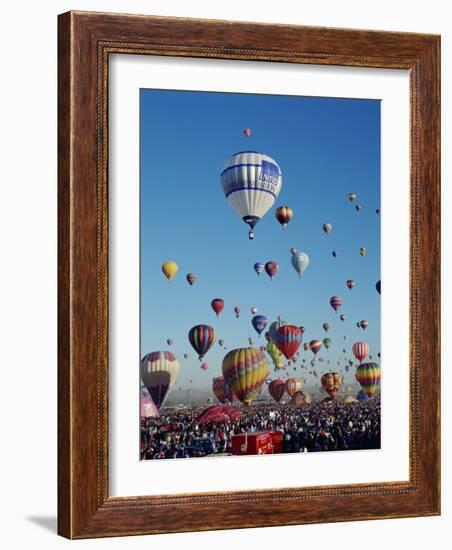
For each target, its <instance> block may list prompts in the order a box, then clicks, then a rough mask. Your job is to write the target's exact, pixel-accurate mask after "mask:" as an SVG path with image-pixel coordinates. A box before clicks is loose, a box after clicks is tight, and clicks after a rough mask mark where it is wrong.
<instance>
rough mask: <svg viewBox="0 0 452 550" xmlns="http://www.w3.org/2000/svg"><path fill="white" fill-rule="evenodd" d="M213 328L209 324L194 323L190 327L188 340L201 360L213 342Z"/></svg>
mask: <svg viewBox="0 0 452 550" xmlns="http://www.w3.org/2000/svg"><path fill="white" fill-rule="evenodd" d="M215 339H216V334H215V329H214V328H213V327H210V326H209V325H196V326H194V327H192V328H191V329H190V332H189V333H188V340H189V342H190V344H191V345H192V347H193V349H194V350H195V351H196V353H197V354H198V355H199V360H200V361H202V359H203V357H204V355H205V354H206V353H207V352H208V351H209V349H210V348H211V346H212V344H213V343H214V342H215Z"/></svg>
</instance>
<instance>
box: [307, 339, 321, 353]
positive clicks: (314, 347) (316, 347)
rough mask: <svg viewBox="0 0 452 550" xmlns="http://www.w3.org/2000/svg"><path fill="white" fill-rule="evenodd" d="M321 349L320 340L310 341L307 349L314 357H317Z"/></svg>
mask: <svg viewBox="0 0 452 550" xmlns="http://www.w3.org/2000/svg"><path fill="white" fill-rule="evenodd" d="M321 347H322V342H321V341H320V340H311V341H310V342H309V348H310V350H311V351H312V353H313V354H314V355H317V353H318V352H319V351H320V348H321Z"/></svg>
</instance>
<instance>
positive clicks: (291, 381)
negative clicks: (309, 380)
mask: <svg viewBox="0 0 452 550" xmlns="http://www.w3.org/2000/svg"><path fill="white" fill-rule="evenodd" d="M299 391H301V380H300V379H299V378H288V379H287V380H286V392H287V394H288V396H289V397H293V396H294V394H295V393H297V392H299Z"/></svg>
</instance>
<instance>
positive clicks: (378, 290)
mask: <svg viewBox="0 0 452 550" xmlns="http://www.w3.org/2000/svg"><path fill="white" fill-rule="evenodd" d="M375 288H376V289H377V292H378V294H381V281H377V284H376V285H375Z"/></svg>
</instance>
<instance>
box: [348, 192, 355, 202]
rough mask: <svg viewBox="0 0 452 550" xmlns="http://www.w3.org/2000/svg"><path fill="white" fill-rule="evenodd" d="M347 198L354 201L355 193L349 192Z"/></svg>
mask: <svg viewBox="0 0 452 550" xmlns="http://www.w3.org/2000/svg"><path fill="white" fill-rule="evenodd" d="M347 199H348V200H349V201H350V202H353V201H355V200H356V195H355V193H349V194H348V195H347Z"/></svg>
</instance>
